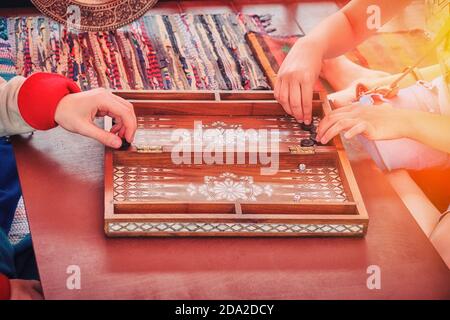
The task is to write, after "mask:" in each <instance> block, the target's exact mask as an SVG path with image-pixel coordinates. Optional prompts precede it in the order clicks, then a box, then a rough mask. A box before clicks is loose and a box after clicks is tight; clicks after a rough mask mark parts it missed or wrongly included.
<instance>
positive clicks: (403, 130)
mask: <svg viewBox="0 0 450 320" xmlns="http://www.w3.org/2000/svg"><path fill="white" fill-rule="evenodd" d="M408 129H409V117H408V113H407V112H406V111H405V110H402V109H395V108H393V107H392V106H391V105H389V104H387V103H385V104H381V105H376V106H361V105H359V104H352V105H349V106H346V107H342V108H339V109H336V110H334V111H332V112H331V113H330V114H328V115H327V116H325V117H324V118H323V119H322V121H320V124H319V128H318V130H317V140H318V141H320V142H321V143H323V144H325V143H328V141H330V140H331V139H332V138H333V137H334V136H336V135H338V134H339V133H340V132H345V134H344V137H345V138H346V139H351V138H353V137H355V136H356V135H358V134H363V135H364V136H366V137H367V138H368V139H371V140H389V139H398V138H402V137H406V136H407V133H408Z"/></svg>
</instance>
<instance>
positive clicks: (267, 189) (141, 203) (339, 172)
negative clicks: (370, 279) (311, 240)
mask: <svg viewBox="0 0 450 320" xmlns="http://www.w3.org/2000/svg"><path fill="white" fill-rule="evenodd" d="M116 94H117V95H119V96H121V97H123V98H125V99H128V100H129V101H130V102H132V103H133V105H134V108H135V112H136V115H137V120H138V130H137V133H136V137H135V140H134V142H133V144H132V145H131V146H129V147H125V148H122V149H121V150H112V149H109V148H107V149H106V153H105V232H106V234H107V235H108V236H113V237H116V236H363V235H365V233H366V231H367V226H368V216H367V212H366V210H365V207H364V203H363V200H362V198H361V195H360V192H359V190H358V186H357V184H356V181H355V179H354V176H353V173H352V169H351V167H350V164H349V161H348V159H347V156H346V154H345V151H344V149H343V146H342V143H341V140H340V138H339V137H336V138H334V139H333V140H332V142H330V143H329V144H327V145H321V144H320V143H317V144H316V145H314V146H308V147H301V146H300V143H301V141H302V139H307V138H308V137H310V136H311V133H310V132H309V131H308V130H305V129H304V127H303V126H302V125H301V124H299V123H297V122H296V121H295V120H294V119H293V118H291V117H289V116H286V114H285V112H284V111H283V108H282V107H281V106H280V105H279V104H278V103H277V102H276V101H274V100H273V93H272V92H270V91H264V92H258V91H253V92H242V91H241V92H233V91H226V92H225V91H217V92H211V91H203V92H202V91H195V92H186V91H184V92H179V91H178V92H173V91H172V92H170V91H117V92H116ZM329 111H330V106H329V103H328V101H327V99H326V95H325V94H324V93H322V92H316V93H315V94H314V102H313V119H314V124H315V125H316V126H317V124H318V122H319V121H320V119H321V118H322V116H323V115H324V114H325V113H327V112H329ZM195 121H197V123H196V125H194V123H195ZM198 121H201V124H199V123H198ZM105 127H106V128H107V129H108V128H110V127H111V121H109V123H108V121H107V123H106V125H105ZM194 128H197V129H199V130H200V129H201V130H204V131H202V132H203V134H202V137H203V139H206V140H208V139H212V140H210V141H209V142H210V145H211V144H213V145H214V143H216V140H214V139H217V138H223V136H224V135H225V134H226V132H227V130H234V131H233V132H239V130H241V131H245V132H247V133H248V132H257V131H256V130H259V129H266V130H269V131H268V132H273V131H270V130H278V131H277V132H278V135H275V136H272V135H270V134H268V139H267V146H268V145H269V144H270V143H272V141H275V142H278V144H277V145H278V146H279V149H278V151H274V152H277V154H276V155H277V156H278V159H279V160H278V167H279V168H278V170H276V171H274V172H272V174H267V173H266V174H263V173H262V170H261V169H262V168H266V169H267V168H268V167H269V164H267V161H266V162H264V161H262V160H261V159H260V158H258V155H257V153H256V151H257V149H255V148H252V147H251V146H253V147H255V146H258V147H259V149H258V150H259V151H261V150H263V151H267V149H264V146H263V145H261V146H260V145H258V142H259V141H260V140H258V139H261V136H256V135H255V136H254V137H253V138H252V136H251V135H247V136H244V138H243V142H241V143H245V144H246V145H247V148H246V149H245V150H244V151H242V152H241V150H240V151H239V152H237V151H230V154H231V156H230V157H231V158H226V155H224V156H223V158H222V159H223V164H221V163H218V162H220V160H219V161H217V159H216V162H215V163H213V164H210V160H208V159H205V158H203V157H202V155H203V154H202V153H201V152H199V151H201V150H203V151H204V150H205V149H199V144H198V143H197V142H196V141H195V139H190V140H189V139H187V140H183V141H184V142H183V144H182V145H183V146H189V147H190V149H188V150H190V152H185V153H180V155H183V156H184V158H182V159H183V160H185V161H184V163H181V164H176V163H174V160H173V157H172V151H175V148H176V147H177V143H178V142H177V141H175V140H173V138H171V135H172V134H173V132H174V131H175V130H184V131H182V132H184V133H185V134H187V133H189V134H192V137H195V135H194V132H195V130H194ZM249 129H254V130H255V131H252V130H249ZM206 132H207V133H208V134H210V133H211V134H212V135H208V134H206ZM252 139H253V140H252ZM255 141H256V142H255ZM203 142H204V143H205V141H204V140H203ZM206 142H208V141H206ZM252 142H253V143H254V144H251V143H252ZM237 143H239V142H238V140H236V141H227V142H225V146H224V151H225V150H233V146H235V145H236V144H237ZM179 145H180V144H178V146H179ZM227 147H229V148H230V149H226V148H227ZM234 150H238V149H234ZM272 150H274V149H272ZM175 154H176V153H175ZM213 155H214V153H213ZM270 155H271V154H270ZM255 157H256V159H258V160H256V161H255ZM274 158H276V156H275V154H274ZM178 159H179V158H178ZM218 159H220V157H218ZM230 159H233V161H227V160H230ZM237 159H240V162H238V160H237ZM260 160H261V161H260ZM266 160H267V159H266ZM177 161H179V160H177ZM273 161H274V160H273V159H272V162H273ZM189 162H190V163H189Z"/></svg>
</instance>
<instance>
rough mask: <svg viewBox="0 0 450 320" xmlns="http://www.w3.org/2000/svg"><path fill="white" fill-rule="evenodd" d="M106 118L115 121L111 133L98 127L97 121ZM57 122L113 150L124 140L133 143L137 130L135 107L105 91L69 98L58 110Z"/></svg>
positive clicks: (82, 93)
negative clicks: (95, 122)
mask: <svg viewBox="0 0 450 320" xmlns="http://www.w3.org/2000/svg"><path fill="white" fill-rule="evenodd" d="M103 116H110V117H112V118H114V120H115V123H116V124H115V125H114V126H113V127H112V129H111V131H110V132H107V131H105V130H103V129H100V128H99V127H97V126H96V125H95V124H94V119H95V117H103ZM55 121H56V123H58V124H59V125H60V126H61V127H63V128H64V129H66V130H68V131H71V132H74V133H79V134H81V135H84V136H87V137H91V138H94V139H96V140H98V141H100V142H101V143H103V144H104V145H107V146H109V147H112V148H120V146H121V145H122V139H121V138H122V137H125V138H126V140H127V141H128V142H130V143H131V142H133V139H134V134H135V132H136V128H137V121H136V115H135V114H134V109H133V105H132V104H131V103H130V102H128V101H126V100H124V99H122V98H120V97H118V96H116V95H114V94H112V93H111V92H110V91H108V90H106V89H103V88H99V89H94V90H90V91H85V92H80V93H73V94H69V95H67V96H65V97H64V98H63V99H61V101H60V102H59V104H58V106H57V109H56V112H55Z"/></svg>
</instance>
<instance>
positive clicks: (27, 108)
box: [17, 72, 81, 130]
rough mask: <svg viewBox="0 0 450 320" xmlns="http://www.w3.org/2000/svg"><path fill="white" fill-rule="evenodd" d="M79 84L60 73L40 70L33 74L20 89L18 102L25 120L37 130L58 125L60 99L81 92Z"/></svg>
mask: <svg viewBox="0 0 450 320" xmlns="http://www.w3.org/2000/svg"><path fill="white" fill-rule="evenodd" d="M80 91H81V90H80V88H79V87H78V85H77V84H76V83H75V82H73V81H72V80H69V79H67V78H66V77H64V76H62V75H59V74H52V73H44V72H39V73H35V74H33V75H31V76H30V77H28V79H26V80H25V82H24V83H23V84H22V87H21V88H20V90H19V95H18V98H17V103H18V106H19V111H20V114H21V116H22V118H23V120H24V121H25V122H26V123H28V125H29V126H30V127H32V128H34V129H37V130H48V129H51V128H54V127H56V126H57V123H56V122H55V111H56V107H57V106H58V103H59V101H61V99H62V98H64V97H65V96H66V95H68V94H70V93H76V92H80Z"/></svg>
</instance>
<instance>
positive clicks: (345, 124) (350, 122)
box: [320, 119, 358, 144]
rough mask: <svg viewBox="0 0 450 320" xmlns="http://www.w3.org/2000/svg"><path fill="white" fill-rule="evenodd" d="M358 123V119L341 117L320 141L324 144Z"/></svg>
mask: <svg viewBox="0 0 450 320" xmlns="http://www.w3.org/2000/svg"><path fill="white" fill-rule="evenodd" d="M357 123H358V120H356V119H341V120H339V121H337V122H336V123H334V124H333V125H332V126H331V127H330V128H329V129H328V130H327V131H326V132H325V133H324V134H323V136H322V138H321V139H320V142H321V143H322V144H326V143H328V142H329V141H330V140H331V139H333V138H334V137H335V136H337V135H338V134H339V133H341V132H342V131H347V130H348V129H350V128H352V127H353V126H355V125H356V124H357Z"/></svg>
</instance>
